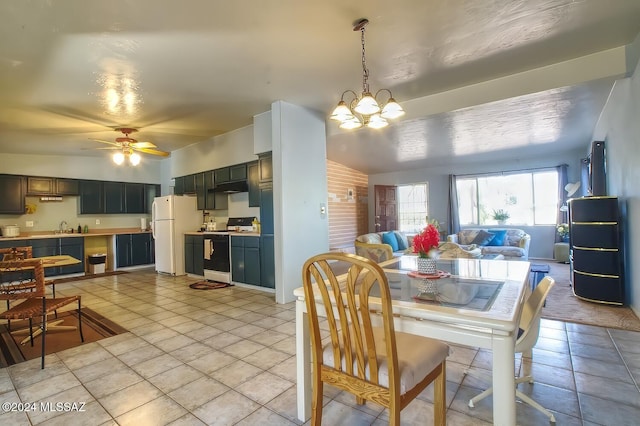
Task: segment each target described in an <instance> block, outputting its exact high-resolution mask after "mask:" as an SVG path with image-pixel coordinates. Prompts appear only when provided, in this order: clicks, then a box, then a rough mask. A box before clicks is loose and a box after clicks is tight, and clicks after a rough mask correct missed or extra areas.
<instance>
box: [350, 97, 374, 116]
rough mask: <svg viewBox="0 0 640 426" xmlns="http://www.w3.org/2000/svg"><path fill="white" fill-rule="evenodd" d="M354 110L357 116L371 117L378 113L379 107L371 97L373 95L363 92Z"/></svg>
mask: <svg viewBox="0 0 640 426" xmlns="http://www.w3.org/2000/svg"><path fill="white" fill-rule="evenodd" d="M354 110H355V111H356V112H357V113H358V114H362V115H371V114H375V113H377V112H380V106H379V105H378V102H376V99H375V98H374V97H373V95H371V93H369V92H364V93H363V94H362V99H360V100H359V101H358V104H357V105H356V107H355V108H354Z"/></svg>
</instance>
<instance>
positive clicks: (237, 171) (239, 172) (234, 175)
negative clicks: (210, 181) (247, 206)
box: [213, 163, 247, 185]
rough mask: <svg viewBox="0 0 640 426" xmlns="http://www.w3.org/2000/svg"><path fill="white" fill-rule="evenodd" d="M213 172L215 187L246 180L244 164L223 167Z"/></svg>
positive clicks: (245, 166)
mask: <svg viewBox="0 0 640 426" xmlns="http://www.w3.org/2000/svg"><path fill="white" fill-rule="evenodd" d="M213 172H214V180H215V183H216V185H218V184H221V183H227V182H236V181H239V180H246V179H247V165H246V164H245V163H242V164H236V165H234V166H229V167H223V168H222V169H216V170H214V171H213Z"/></svg>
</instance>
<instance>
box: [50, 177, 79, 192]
mask: <svg viewBox="0 0 640 426" xmlns="http://www.w3.org/2000/svg"><path fill="white" fill-rule="evenodd" d="M55 187H56V194H57V195H78V194H79V191H80V185H79V182H78V181H77V180H75V179H58V178H56V179H55Z"/></svg>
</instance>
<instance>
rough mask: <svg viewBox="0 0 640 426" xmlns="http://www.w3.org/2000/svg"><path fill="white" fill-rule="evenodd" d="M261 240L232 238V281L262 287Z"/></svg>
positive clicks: (256, 238) (255, 238)
mask: <svg viewBox="0 0 640 426" xmlns="http://www.w3.org/2000/svg"><path fill="white" fill-rule="evenodd" d="M260 275H261V274H260V238H258V237H237V236H232V237H231V279H232V280H233V281H235V282H238V283H245V284H252V285H262V283H261V280H260Z"/></svg>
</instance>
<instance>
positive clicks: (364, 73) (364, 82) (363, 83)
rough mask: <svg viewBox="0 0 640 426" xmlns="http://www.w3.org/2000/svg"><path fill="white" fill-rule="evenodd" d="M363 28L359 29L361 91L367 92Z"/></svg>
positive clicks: (367, 75)
mask: <svg viewBox="0 0 640 426" xmlns="http://www.w3.org/2000/svg"><path fill="white" fill-rule="evenodd" d="M364 28H365V27H362V28H361V29H360V40H361V42H362V91H363V92H364V93H368V92H369V70H368V69H367V58H366V56H365V50H364Z"/></svg>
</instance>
